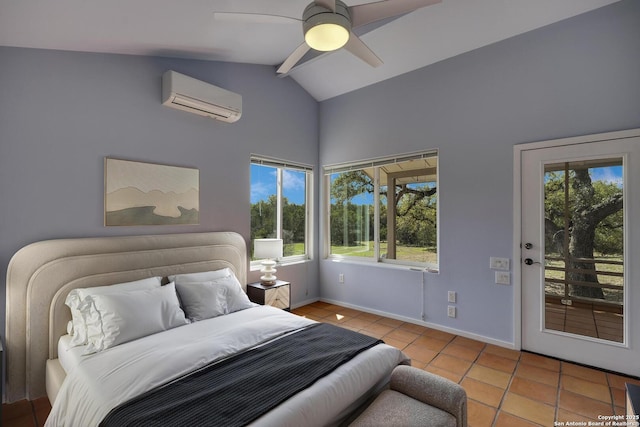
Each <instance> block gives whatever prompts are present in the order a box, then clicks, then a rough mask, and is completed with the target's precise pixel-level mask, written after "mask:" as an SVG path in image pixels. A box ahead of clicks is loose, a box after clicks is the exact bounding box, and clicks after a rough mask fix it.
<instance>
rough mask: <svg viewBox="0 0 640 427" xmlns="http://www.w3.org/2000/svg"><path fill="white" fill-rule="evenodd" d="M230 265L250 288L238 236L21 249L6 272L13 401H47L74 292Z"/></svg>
mask: <svg viewBox="0 0 640 427" xmlns="http://www.w3.org/2000/svg"><path fill="white" fill-rule="evenodd" d="M224 267H230V268H231V269H232V270H233V271H234V272H235V274H236V276H237V277H238V280H239V281H240V283H241V284H242V286H243V287H245V286H246V277H247V267H248V264H247V250H246V245H245V241H244V239H243V238H242V236H240V235H239V234H237V233H233V232H210V233H185V234H167V235H154V236H128V237H96V238H82V239H61V240H48V241H43V242H37V243H33V244H30V245H28V246H25V247H24V248H22V249H20V250H19V251H18V252H16V254H15V255H14V256H13V258H12V259H11V261H10V262H9V267H8V271H7V322H6V335H5V342H6V348H5V353H6V362H7V368H6V373H7V383H6V398H7V401H8V402H13V401H16V400H20V399H24V398H28V399H35V398H38V397H42V396H45V395H46V390H45V364H46V361H47V359H54V358H56V357H57V342H58V339H59V337H60V336H62V335H64V334H65V333H66V325H67V323H68V321H69V320H70V319H71V313H70V311H69V309H68V308H67V307H66V306H65V305H64V301H65V299H66V297H67V294H68V293H69V291H71V290H72V289H74V288H80V287H91V286H104V285H110V284H114V283H122V282H128V281H133V280H138V279H142V278H145V277H152V276H168V275H170V274H178V273H194V272H200V271H208V270H216V269H220V268H224ZM245 290H246V289H245Z"/></svg>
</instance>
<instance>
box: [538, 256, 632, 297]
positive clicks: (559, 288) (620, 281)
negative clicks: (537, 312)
mask: <svg viewBox="0 0 640 427" xmlns="http://www.w3.org/2000/svg"><path fill="white" fill-rule="evenodd" d="M547 255H548V256H551V257H558V256H560V255H559V254H547ZM595 259H596V260H601V261H618V262H622V261H623V258H622V256H621V255H606V256H604V255H596V257H595ZM545 266H551V267H560V268H562V267H564V261H545ZM596 270H598V271H604V272H613V273H623V272H624V266H623V265H617V264H604V263H598V262H596ZM564 274H565V273H564V272H563V271H554V270H545V277H546V278H551V279H560V280H562V279H564ZM598 282H599V283H601V284H605V283H606V284H610V285H617V286H623V285H624V277H617V276H608V275H605V274H599V275H598ZM545 293H546V294H551V295H564V285H562V284H559V283H547V284H546V285H545ZM602 293H603V294H604V299H605V300H606V301H615V302H622V301H623V299H624V292H623V290H621V289H606V288H603V289H602Z"/></svg>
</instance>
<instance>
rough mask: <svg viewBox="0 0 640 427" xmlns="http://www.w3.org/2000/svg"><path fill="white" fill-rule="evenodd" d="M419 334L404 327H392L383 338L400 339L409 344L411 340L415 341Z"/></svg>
mask: <svg viewBox="0 0 640 427" xmlns="http://www.w3.org/2000/svg"><path fill="white" fill-rule="evenodd" d="M419 336H420V335H418V334H416V333H413V332H409V331H405V330H404V329H394V330H392V331H391V332H389V333H388V334H387V335H385V339H386V338H391V339H394V340H397V341H402V342H406V343H407V344H410V343H412V342H413V341H415V339H416V338H418V337H419Z"/></svg>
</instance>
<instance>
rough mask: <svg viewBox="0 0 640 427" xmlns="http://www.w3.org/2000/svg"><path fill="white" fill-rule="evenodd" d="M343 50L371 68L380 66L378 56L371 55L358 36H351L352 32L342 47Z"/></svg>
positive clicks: (370, 51)
mask: <svg viewBox="0 0 640 427" xmlns="http://www.w3.org/2000/svg"><path fill="white" fill-rule="evenodd" d="M344 48H345V49H347V50H348V51H349V52H351V53H352V54H354V55H355V56H357V57H358V58H360V59H362V60H363V61H364V62H366V63H367V64H369V65H371V66H372V67H379V66H380V65H382V60H381V59H380V58H378V56H377V55H376V54H375V53H373V51H372V50H371V49H369V47H368V46H367V45H366V44H364V42H363V41H362V40H360V38H359V37H358V36H356V35H355V34H353V32H352V33H351V35H350V36H349V41H348V42H347V44H346V45H344Z"/></svg>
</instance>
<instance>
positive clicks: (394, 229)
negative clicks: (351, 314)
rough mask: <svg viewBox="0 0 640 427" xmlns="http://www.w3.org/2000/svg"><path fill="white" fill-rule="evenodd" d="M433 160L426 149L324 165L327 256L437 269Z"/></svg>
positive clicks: (436, 199)
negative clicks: (326, 204)
mask: <svg viewBox="0 0 640 427" xmlns="http://www.w3.org/2000/svg"><path fill="white" fill-rule="evenodd" d="M437 164H438V156H437V153H435V152H429V153H418V154H411V155H405V156H399V157H396V158H388V159H379V160H374V161H367V162H360V163H354V164H347V165H335V166H329V167H325V169H324V174H325V184H326V187H325V188H326V189H327V191H328V194H327V195H326V198H325V200H327V203H328V205H329V206H328V208H327V210H326V212H327V213H328V218H326V221H327V225H328V226H327V227H326V230H327V233H328V236H327V242H328V245H327V246H328V247H327V248H325V249H326V252H327V253H328V256H329V257H332V258H352V259H367V260H371V261H378V262H390V263H397V264H404V265H419V266H424V267H428V268H437V266H438V191H437V188H438V187H437V183H438V178H437V177H438V166H437ZM389 200H391V201H392V203H389V202H388V201H389Z"/></svg>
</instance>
